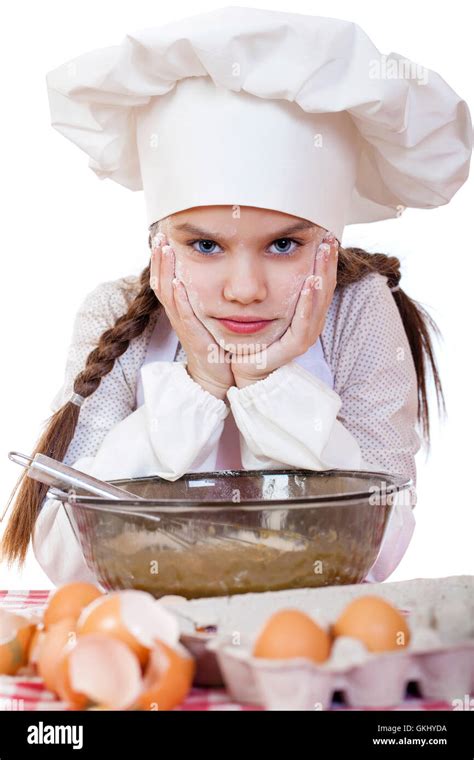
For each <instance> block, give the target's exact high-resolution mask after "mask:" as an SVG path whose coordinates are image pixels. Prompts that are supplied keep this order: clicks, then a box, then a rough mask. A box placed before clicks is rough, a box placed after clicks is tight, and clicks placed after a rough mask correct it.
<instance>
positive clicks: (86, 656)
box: [57, 633, 142, 710]
mask: <svg viewBox="0 0 474 760" xmlns="http://www.w3.org/2000/svg"><path fill="white" fill-rule="evenodd" d="M141 688H142V676H141V668H140V663H139V660H138V658H137V656H136V655H135V654H134V653H133V652H132V650H131V649H130V648H129V647H128V646H127V645H126V644H124V643H123V641H119V640H118V639H114V638H111V637H110V636H109V635H108V634H106V633H96V634H88V635H85V636H81V637H80V638H78V639H77V643H76V645H75V646H74V647H73V648H72V649H71V651H70V652H69V653H68V655H67V657H66V658H65V659H64V660H63V662H62V666H61V674H60V677H59V678H58V681H57V690H58V694H59V696H60V697H61V699H63V700H64V701H66V702H68V703H69V704H70V705H71V706H72V707H73V708H76V709H82V708H84V707H85V706H86V705H87V704H88V703H93V704H95V705H96V707H98V708H99V709H109V710H123V709H125V708H126V707H127V705H129V704H130V703H131V702H134V701H135V700H136V698H137V696H138V695H139V693H140V691H141Z"/></svg>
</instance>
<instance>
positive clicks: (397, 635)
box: [332, 595, 410, 652]
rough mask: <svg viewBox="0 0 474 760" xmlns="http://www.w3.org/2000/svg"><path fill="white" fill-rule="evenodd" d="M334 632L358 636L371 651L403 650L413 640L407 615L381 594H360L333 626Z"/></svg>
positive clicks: (341, 634)
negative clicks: (404, 615) (406, 618)
mask: <svg viewBox="0 0 474 760" xmlns="http://www.w3.org/2000/svg"><path fill="white" fill-rule="evenodd" d="M332 633H333V635H334V636H351V637H352V638H354V639H359V641H362V643H363V644H365V646H366V647H367V649H368V650H369V651H370V652H385V651H390V650H395V649H403V648H404V647H406V646H408V644H409V642H410V629H409V628H408V625H407V622H406V620H405V618H404V617H403V615H402V614H401V613H400V612H399V611H398V610H397V608H396V607H394V606H393V605H392V604H390V602H387V601H386V600H385V599H382V597H380V596H370V595H367V596H360V597H359V598H358V599H354V600H353V601H352V602H350V604H348V605H347V607H346V608H345V609H344V611H343V612H342V614H341V615H340V617H339V618H338V620H337V621H336V623H335V624H334V625H333V627H332Z"/></svg>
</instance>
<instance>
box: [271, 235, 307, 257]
mask: <svg viewBox="0 0 474 760" xmlns="http://www.w3.org/2000/svg"><path fill="white" fill-rule="evenodd" d="M278 243H284V246H283V247H284V250H281V249H280V250H278V251H277V253H278V254H282V255H287V256H291V254H292V253H294V252H295V248H292V249H291V251H290V250H289V249H288V245H289V244H290V245H291V243H294V244H295V246H296V247H299V246H300V245H301V243H299V242H298V241H297V240H293V238H278V240H274V241H273V243H272V245H276V244H278Z"/></svg>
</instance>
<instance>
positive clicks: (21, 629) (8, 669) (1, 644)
mask: <svg viewBox="0 0 474 760" xmlns="http://www.w3.org/2000/svg"><path fill="white" fill-rule="evenodd" d="M34 630H35V625H34V623H32V622H31V621H30V620H29V619H27V618H25V617H23V616H22V615H17V614H15V613H12V612H10V611H9V610H4V609H0V674H1V675H9V676H11V675H15V673H17V672H18V670H19V669H20V668H21V667H23V666H24V665H26V664H27V662H28V651H29V646H30V641H31V638H32V636H33V633H34Z"/></svg>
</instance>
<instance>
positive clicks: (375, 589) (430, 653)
mask: <svg viewBox="0 0 474 760" xmlns="http://www.w3.org/2000/svg"><path fill="white" fill-rule="evenodd" d="M367 594H375V595H378V596H381V597H383V598H384V599H386V600H387V601H390V602H391V603H392V604H394V605H395V606H396V607H398V608H399V609H400V610H401V611H402V612H403V613H404V614H405V615H406V616H407V620H408V624H409V627H410V631H411V640H410V643H409V645H408V646H407V647H406V648H405V649H402V650H397V651H393V652H384V653H380V654H378V653H371V652H368V651H367V650H366V648H365V647H364V646H363V644H361V642H359V641H356V640H355V639H351V638H348V637H339V638H337V639H336V640H335V642H334V644H333V646H332V650H331V656H330V658H329V659H328V660H327V661H326V662H324V663H322V664H320V665H317V664H315V663H312V662H310V661H308V660H305V659H304V658H296V659H292V660H267V659H262V658H255V657H252V654H251V653H252V649H253V644H254V640H255V637H256V636H257V635H258V633H259V631H260V629H261V627H262V625H263V624H264V622H265V621H266V620H267V619H268V617H269V616H270V615H271V614H273V613H274V612H275V611H277V610H278V609H284V608H288V607H291V608H296V609H300V610H302V611H304V612H306V613H308V614H309V615H311V617H313V618H314V620H315V621H316V622H318V623H319V624H320V625H322V626H324V627H328V626H329V625H331V623H333V622H335V620H336V619H337V618H338V616H339V615H340V614H341V612H342V611H343V609H344V608H345V607H346V605H347V604H348V603H349V602H350V601H351V600H352V599H355V598H356V597H358V596H364V595H367ZM173 609H174V611H175V612H177V613H178V614H179V616H180V619H181V621H182V641H183V643H184V644H185V645H186V646H187V647H188V648H189V649H190V650H191V651H192V652H193V654H194V656H195V657H196V659H197V665H198V669H197V683H200V684H201V685H203V684H206V683H208V685H217V684H218V683H219V682H223V683H224V684H225V686H226V687H227V689H228V691H229V692H230V694H231V696H232V697H233V698H234V699H235V700H237V701H239V702H245V703H251V704H257V705H261V706H263V707H265V708H267V709H273V710H278V709H285V710H288V709H295V710H317V709H322V710H324V709H327V707H329V705H330V704H331V701H332V698H333V695H334V693H335V692H336V691H337V692H342V693H343V697H344V700H345V702H346V704H348V705H349V706H351V707H355V708H357V707H374V708H384V707H389V706H393V705H396V704H399V703H400V702H402V701H403V698H404V696H405V693H406V687H407V684H408V683H409V682H416V683H417V685H418V689H419V691H420V693H421V694H422V696H423V697H425V698H429V699H435V700H443V701H447V702H448V703H450V704H452V707H453V709H456V707H458V708H459V709H465V704H466V700H467V702H468V703H469V699H470V695H471V693H473V692H474V576H452V577H447V578H419V579H414V580H410V581H399V582H394V583H374V584H357V585H351V586H330V587H324V588H315V589H309V588H308V589H295V590H293V591H275V592H265V593H260V594H239V595H236V596H232V597H217V598H212V599H195V600H182V601H181V602H180V601H179V600H174V602H173ZM196 626H216V627H217V632H216V633H196V631H195V627H196Z"/></svg>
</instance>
